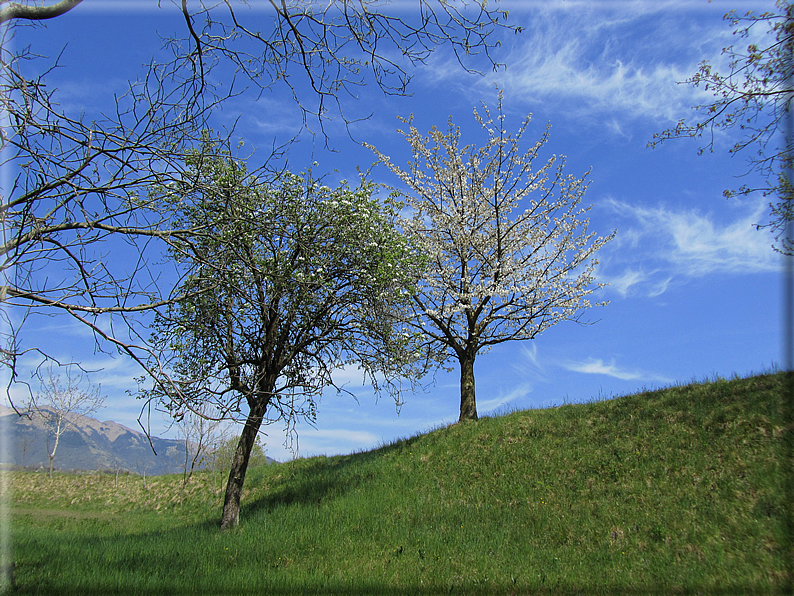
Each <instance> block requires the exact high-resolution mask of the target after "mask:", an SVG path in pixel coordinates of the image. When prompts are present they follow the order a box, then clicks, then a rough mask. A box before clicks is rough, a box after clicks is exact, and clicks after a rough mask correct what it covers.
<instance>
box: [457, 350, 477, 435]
mask: <svg viewBox="0 0 794 596" xmlns="http://www.w3.org/2000/svg"><path fill="white" fill-rule="evenodd" d="M458 360H459V361H460V419H459V420H458V422H462V421H464V420H477V404H476V402H475V401H474V398H475V395H474V354H468V353H463V354H462V355H461V356H459V357H458Z"/></svg>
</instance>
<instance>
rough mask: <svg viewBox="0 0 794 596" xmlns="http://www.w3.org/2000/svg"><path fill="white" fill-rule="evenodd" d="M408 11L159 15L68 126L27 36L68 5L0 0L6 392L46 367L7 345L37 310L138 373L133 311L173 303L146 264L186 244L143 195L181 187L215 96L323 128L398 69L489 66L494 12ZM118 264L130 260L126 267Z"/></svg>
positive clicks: (183, 233)
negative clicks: (451, 60)
mask: <svg viewBox="0 0 794 596" xmlns="http://www.w3.org/2000/svg"><path fill="white" fill-rule="evenodd" d="M158 6H159V5H158ZM414 7H415V10H412V11H408V12H403V11H401V10H399V11H392V12H389V10H388V7H384V6H383V5H382V4H381V3H380V2H379V1H375V0H363V1H361V2H355V3H350V2H347V1H343V0H339V1H333V2H329V3H325V4H322V5H318V4H315V3H304V2H270V3H267V5H266V7H265V8H264V10H263V5H260V4H257V3H248V2H245V1H242V0H241V1H238V2H235V1H229V2H226V1H224V2H204V1H196V2H193V1H191V2H187V1H186V0H185V1H183V2H181V3H175V4H172V3H163V4H162V6H161V9H162V10H163V11H164V14H167V13H168V11H176V12H175V13H174V14H176V15H178V16H179V17H180V18H181V20H182V22H183V24H184V27H183V28H182V29H181V32H179V31H178V32H177V33H175V34H172V35H170V36H168V37H166V38H164V40H163V41H164V44H163V45H162V47H157V48H154V47H153V48H152V58H151V60H150V61H149V62H148V63H147V64H144V65H143V67H142V69H141V70H140V71H136V72H119V73H118V75H119V76H121V77H124V78H126V79H127V80H129V81H130V83H129V87H128V89H127V92H126V93H123V94H120V95H118V96H115V95H114V96H112V97H111V96H109V97H108V98H106V99H105V100H104V103H105V108H104V110H103V112H102V113H87V114H83V113H79V114H75V113H72V112H69V111H68V110H67V109H65V108H64V107H62V105H60V102H59V97H60V96H59V92H58V90H57V89H56V88H54V86H53V85H51V84H48V81H49V80H50V76H51V74H52V72H53V70H55V69H57V68H59V67H60V64H59V59H58V57H48V56H45V55H43V53H42V52H41V50H40V48H38V47H37V45H36V40H40V39H41V38H42V37H43V36H47V35H50V33H49V31H48V30H47V29H46V27H44V26H41V24H43V23H47V22H48V21H52V19H64V18H77V17H78V15H79V14H80V11H81V10H82V2H81V0H60V1H58V2H50V3H46V4H45V5H43V6H42V5H41V4H39V3H36V2H32V1H29V0H25V1H23V2H11V3H5V4H3V6H2V8H0V22H2V23H3V27H2V29H0V97H2V98H3V105H2V109H3V113H4V120H3V122H2V130H3V134H2V136H0V167H2V168H3V169H4V170H5V171H8V172H11V174H10V176H9V177H8V178H7V179H5V180H4V181H0V184H2V192H1V193H0V194H2V199H1V201H2V202H1V203H0V212H2V214H3V223H4V226H5V229H6V230H8V231H9V233H8V234H7V235H6V236H5V237H4V239H3V242H2V244H0V252H1V254H2V256H3V261H2V264H1V265H0V272H1V273H2V280H0V301H2V303H3V305H4V306H6V307H12V308H11V309H9V308H4V309H2V310H1V311H0V317H2V319H3V325H2V330H0V334H2V345H1V346H0V354H2V357H3V361H4V364H6V365H7V366H8V368H9V370H10V372H11V380H12V382H13V381H14V380H15V378H16V374H17V363H18V360H19V358H20V356H22V355H23V354H26V353H29V352H39V355H40V356H41V358H42V359H48V358H51V357H52V354H51V352H50V350H48V349H47V348H46V346H45V345H44V344H43V343H42V342H39V341H31V340H30V338H27V337H25V336H24V335H23V333H22V328H23V327H24V323H25V321H26V320H27V319H28V318H29V317H30V316H31V315H36V314H38V313H42V314H45V315H51V314H54V313H65V314H67V315H69V316H71V317H73V318H74V319H75V320H77V321H79V322H80V323H81V324H83V325H86V326H87V327H89V328H90V329H91V330H92V331H93V333H94V334H95V337H96V338H97V340H98V341H97V346H99V347H100V348H104V347H108V346H110V347H113V348H116V349H118V350H120V351H121V352H123V353H125V354H127V355H129V356H131V357H133V358H135V359H136V360H137V361H138V362H139V363H140V364H141V365H144V366H145V363H146V362H147V361H148V355H149V353H150V350H149V346H147V343H146V339H145V337H144V336H143V332H142V328H143V327H144V326H145V325H144V326H141V325H140V324H139V322H140V320H141V313H143V312H151V311H153V310H156V309H159V308H162V307H163V306H165V305H166V304H168V303H173V302H174V301H175V300H179V299H180V298H181V295H178V294H174V293H173V292H171V289H172V285H173V284H172V283H171V280H170V277H169V276H168V275H165V274H163V272H162V271H161V270H160V269H159V265H158V259H159V257H160V254H161V253H162V251H163V250H164V249H165V246H167V245H168V244H169V243H170V242H172V241H176V240H177V239H179V241H180V242H187V241H188V240H187V239H188V238H189V237H190V236H191V234H192V233H193V230H192V229H190V228H183V227H180V225H179V224H177V223H176V222H175V221H172V220H171V213H170V212H168V211H167V210H166V211H164V210H163V204H154V203H151V202H147V201H146V200H145V197H147V189H148V188H149V187H150V186H152V185H160V186H165V185H167V184H169V183H171V182H174V183H177V182H178V181H179V180H181V179H182V178H183V176H184V175H185V174H186V172H185V170H184V165H185V158H186V156H188V154H189V152H190V151H192V150H194V149H196V148H199V147H200V146H201V143H202V142H203V140H202V132H203V131H204V130H206V129H208V128H211V127H212V124H213V123H212V117H213V114H214V113H215V111H216V109H217V108H218V107H219V106H221V105H223V104H224V103H225V102H227V101H228V100H229V99H230V98H234V97H238V96H239V95H240V94H246V93H247V94H252V93H253V94H254V96H257V97H258V94H261V93H262V92H263V91H264V90H266V89H271V88H278V87H282V88H286V89H287V90H288V92H289V93H290V95H291V96H292V98H293V99H294V101H295V102H296V104H297V105H298V106H299V108H300V110H301V112H302V113H303V117H304V125H307V126H308V123H309V121H311V122H314V123H315V124H317V123H319V128H320V129H321V130H322V128H323V122H325V121H326V119H327V118H331V117H334V116H337V115H340V114H341V103H339V97H340V96H342V95H351V96H352V95H354V92H355V89H356V87H357V86H360V85H364V84H376V85H378V86H379V87H380V88H381V89H382V90H383V91H384V92H386V93H403V92H405V90H406V86H407V85H408V83H409V80H410V72H411V69H412V68H413V67H414V66H416V65H417V64H420V63H422V62H424V61H425V60H426V59H427V58H428V56H429V55H430V54H431V53H432V52H433V51H435V50H436V49H437V48H440V47H449V48H451V49H452V51H453V52H454V54H455V55H456V56H457V57H458V59H459V61H460V62H461V64H463V65H464V66H465V67H466V68H474V67H473V66H472V65H470V63H469V59H470V58H472V57H474V56H475V55H477V54H478V53H481V54H482V56H480V58H482V59H483V60H484V62H478V64H486V65H489V66H492V67H495V66H496V62H495V61H494V59H493V58H492V52H493V50H494V49H495V48H496V46H497V45H498V43H499V41H498V39H496V38H495V33H496V32H498V31H499V30H500V29H502V28H507V29H510V27H509V26H507V25H506V17H507V12H506V11H503V10H499V9H498V8H493V7H490V6H489V5H488V4H487V2H485V1H484V0H476V1H475V2H472V3H468V4H467V5H465V6H462V5H461V6H458V5H456V4H449V3H447V2H430V1H429V0H417V1H416V3H415V5H414ZM34 24H36V25H37V26H36V27H35V28H32V27H31V25H34ZM23 27H25V28H24V29H23ZM22 33H24V36H23V35H22ZM18 38H24V39H25V41H24V43H20V40H19V39H18ZM98 51H101V49H98ZM478 60H479V58H478ZM334 104H335V105H334ZM342 116H343V117H344V114H342ZM232 133H233V129H230V130H227V131H226V134H225V136H226V138H229V137H230V136H231V135H232ZM287 143H288V140H287V139H279V140H274V147H273V150H272V153H271V154H270V155H264V156H259V157H258V159H259V160H260V161H259V163H258V164H257V169H260V170H262V171H274V170H278V169H279V167H278V166H276V165H274V162H275V161H276V160H277V159H278V158H279V157H280V156H282V155H283V153H282V152H283V149H284V146H285V145H286V144H287ZM254 169H255V168H254V166H253V165H252V166H251V170H252V171H253V170H254ZM169 208H170V207H169ZM122 254H124V255H130V254H132V255H134V258H133V259H132V260H131V263H128V262H127V261H128V259H122V258H118V257H119V256H120V255H122ZM114 256H115V257H116V258H114ZM178 283H179V280H177V281H176V284H177V285H178Z"/></svg>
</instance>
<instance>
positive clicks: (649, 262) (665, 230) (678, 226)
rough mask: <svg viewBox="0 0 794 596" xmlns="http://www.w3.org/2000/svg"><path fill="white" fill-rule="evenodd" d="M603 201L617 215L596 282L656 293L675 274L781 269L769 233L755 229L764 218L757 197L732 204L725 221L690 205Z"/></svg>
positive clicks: (621, 291) (623, 290)
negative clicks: (731, 215)
mask: <svg viewBox="0 0 794 596" xmlns="http://www.w3.org/2000/svg"><path fill="white" fill-rule="evenodd" d="M605 205H606V206H608V207H609V208H610V209H611V210H612V212H613V214H614V215H615V216H616V217H617V218H618V221H617V222H616V227H617V228H618V235H617V237H616V239H615V241H614V242H613V243H611V245H608V246H607V247H606V249H605V251H604V252H605V255H604V258H603V259H602V268H601V270H600V274H599V280H600V281H606V282H608V283H609V284H610V289H611V290H613V291H615V292H617V293H619V294H621V295H622V296H626V295H628V294H629V293H631V292H634V291H637V290H639V289H640V288H642V292H643V293H644V294H646V295H648V296H657V295H659V294H662V293H663V292H664V291H665V290H666V289H667V288H668V287H669V286H670V285H671V283H674V282H675V280H676V279H677V278H697V277H703V276H706V275H712V274H726V273H727V274H746V273H759V272H774V271H779V270H780V267H781V261H780V257H779V255H778V254H777V253H776V252H775V251H774V250H773V249H772V247H771V236H770V235H769V234H768V233H765V232H764V231H759V230H758V229H757V225H758V224H759V223H761V222H763V221H764V218H765V216H766V205H765V203H764V202H763V201H761V200H758V201H756V202H755V203H748V204H745V205H742V206H740V207H734V209H733V212H734V213H736V212H737V211H739V213H738V217H737V216H734V218H733V219H731V220H728V221H724V220H723V221H720V220H719V219H718V218H717V217H716V216H715V215H712V214H703V213H701V212H699V211H697V210H693V209H674V208H670V207H666V206H657V207H643V206H639V205H630V204H629V203H626V202H624V201H618V200H615V199H610V200H608V201H606V203H605ZM723 219H724V218H723Z"/></svg>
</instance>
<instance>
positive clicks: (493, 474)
mask: <svg viewBox="0 0 794 596" xmlns="http://www.w3.org/2000/svg"><path fill="white" fill-rule="evenodd" d="M783 380H784V378H783V375H781V374H770V375H761V376H755V377H750V378H746V379H732V380H724V379H714V380H713V381H710V382H703V383H694V384H691V385H686V386H676V387H670V388H667V389H663V390H658V391H654V392H645V393H639V394H636V395H629V396H625V397H620V398H616V399H611V400H604V401H597V402H593V403H588V404H575V405H566V406H562V407H558V408H552V409H547V410H529V411H519V412H513V413H510V414H507V415H504V416H499V417H494V418H484V419H481V420H479V421H477V422H468V423H464V424H456V425H452V426H449V427H446V428H439V429H437V430H435V431H433V432H430V433H427V434H424V435H420V436H415V437H412V438H409V439H405V440H402V441H398V442H395V443H394V444H390V445H385V446H383V447H381V448H379V449H376V450H373V451H369V452H364V453H356V454H352V455H348V456H340V457H328V458H326V457H315V458H309V459H299V460H296V461H293V462H287V463H282V464H275V465H262V466H259V467H256V468H254V469H252V470H250V471H249V475H248V477H247V479H246V491H245V493H244V495H243V508H242V510H241V517H240V526H239V528H237V529H235V530H233V531H231V532H226V533H220V532H219V530H218V524H219V521H220V506H221V498H222V492H221V487H222V483H223V479H222V478H220V477H218V476H217V475H212V474H211V473H208V472H206V473H205V472H202V473H199V474H197V475H195V476H194V477H193V478H192V479H191V480H190V482H189V483H188V485H187V486H186V487H185V488H184V490H183V489H182V488H181V486H182V484H181V477H180V476H166V477H156V478H147V479H146V485H145V486H144V480H143V479H142V478H140V477H137V476H119V477H118V479H117V478H116V477H115V476H113V475H96V474H94V475H79V476H78V475H56V476H55V478H54V479H53V480H52V481H50V480H48V479H47V478H46V476H45V475H44V474H36V473H30V472H14V473H12V485H13V496H12V501H11V505H10V506H11V510H12V514H13V523H12V538H13V553H12V556H13V560H14V588H13V590H14V591H15V592H16V593H20V594H142V595H148V594H219V595H225V594H276V595H279V594H322V595H326V594H355V595H363V594H395V595H408V594H587V595H589V594H623V593H630V594H660V595H661V594H674V593H691V594H695V593H699V594H734V593H758V594H768V593H770V592H775V591H777V590H778V589H782V588H783V587H784V584H785V582H786V581H787V577H788V575H787V571H786V565H787V559H786V556H785V553H787V552H788V553H791V543H790V542H789V540H788V536H787V533H786V531H785V527H786V524H785V519H786V507H785V505H786V499H785V497H784V494H785V482H784V478H785V474H784V470H783V469H782V465H781V461H782V458H781V456H782V453H783V448H784V441H783V436H784V433H783V426H784V425H783V423H782V418H781V404H782V394H783ZM789 560H790V559H789Z"/></svg>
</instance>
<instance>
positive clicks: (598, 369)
mask: <svg viewBox="0 0 794 596" xmlns="http://www.w3.org/2000/svg"><path fill="white" fill-rule="evenodd" d="M565 368H567V369H568V370H572V371H574V372H580V373H585V374H594V375H607V376H609V377H614V378H616V379H621V380H623V381H633V380H643V381H659V382H665V383H670V382H672V381H671V380H670V379H668V378H666V377H663V376H661V375H657V374H654V373H648V372H644V371H640V370H628V369H622V368H620V367H618V366H617V365H616V364H615V361H614V359H613V360H612V361H611V362H610V363H608V364H607V363H605V362H604V360H603V359H601V358H588V359H587V360H585V361H584V362H569V363H567V364H566V365H565Z"/></svg>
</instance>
